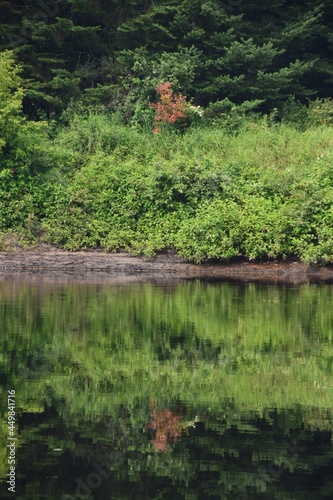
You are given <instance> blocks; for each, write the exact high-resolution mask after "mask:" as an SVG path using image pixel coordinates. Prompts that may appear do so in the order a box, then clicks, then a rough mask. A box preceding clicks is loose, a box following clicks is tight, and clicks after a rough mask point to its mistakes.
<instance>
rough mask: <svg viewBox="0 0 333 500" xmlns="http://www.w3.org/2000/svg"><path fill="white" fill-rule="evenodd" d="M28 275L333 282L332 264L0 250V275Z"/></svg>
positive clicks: (104, 279)
mask: <svg viewBox="0 0 333 500" xmlns="http://www.w3.org/2000/svg"><path fill="white" fill-rule="evenodd" d="M14 276H16V277H23V276H30V277H36V278H43V277H44V278H45V277H49V278H51V277H53V278H54V279H56V280H57V281H58V280H60V281H62V280H64V279H65V280H67V279H74V280H83V281H89V282H95V281H97V282H108V281H114V280H117V281H120V282H121V281H142V280H147V279H154V280H168V281H169V280H178V279H179V280H184V279H196V278H200V279H209V280H229V281H230V280H231V281H232V280H235V281H245V282H246V281H249V282H266V283H281V284H282V283H291V284H292V283H295V284H301V283H333V266H318V265H307V264H304V263H301V262H296V261H276V262H246V261H244V262H232V263H218V262H217V263H216V262H213V263H206V264H200V265H199V264H194V263H191V262H187V261H185V260H184V259H182V258H181V257H179V256H178V255H177V254H176V253H175V252H173V251H168V252H165V253H161V254H159V255H156V256H154V257H145V256H135V255H131V254H128V253H126V252H119V253H105V252H101V251H84V252H83V251H81V252H67V251H62V250H55V249H50V248H48V247H45V248H43V249H40V250H37V251H33V250H18V251H15V252H0V279H1V280H4V279H8V278H9V277H14Z"/></svg>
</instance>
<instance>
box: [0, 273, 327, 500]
mask: <svg viewBox="0 0 333 500" xmlns="http://www.w3.org/2000/svg"><path fill="white" fill-rule="evenodd" d="M332 299H333V287H332V286H331V285H320V286H317V285H301V286H294V287H293V286H273V285H257V284H256V285H254V284H235V283H209V282H202V281H195V282H193V281H192V282H181V283H174V284H165V283H164V284H163V283H161V284H159V283H149V282H147V283H134V284H133V283H132V284H127V285H123V286H121V285H119V284H117V285H116V284H100V285H94V284H78V283H72V284H67V285H60V284H54V283H53V284H52V283H48V284H46V283H43V282H40V283H30V282H27V281H25V282H20V281H15V280H8V281H3V282H1V283H0V301H1V302H0V314H1V325H2V330H1V339H0V340H1V352H0V377H1V388H2V389H1V390H2V398H1V415H2V418H1V427H0V434H1V435H0V437H1V443H2V444H3V445H2V446H1V449H0V454H1V457H0V478H1V484H0V486H1V494H0V498H16V499H32V500H38V499H44V498H45V499H57V500H58V499H60V500H70V499H80V498H86V499H119V500H120V499H124V500H126V499H149V500H150V499H191V500H192V499H193V500H194V499H201V498H210V499H236V500H247V499H270V500H272V499H283V500H286V499H288V500H289V499H290V500H294V499H302V500H304V499H305V500H307V499H316V500H317V499H318V498H328V499H329V498H333V441H332V428H333V408H332V403H333V349H332V347H333V307H332V304H333V301H332ZM9 390H14V391H15V405H16V406H15V419H16V420H15V436H16V437H17V441H16V443H15V488H16V489H15V494H13V493H12V492H9V491H8V486H9V485H8V484H6V480H7V479H6V474H8V472H9V464H8V454H9V448H8V447H6V446H5V444H4V443H6V442H7V441H6V440H7V438H8V434H9V429H8V423H7V417H8V414H7V410H8V401H7V392H8V391H9Z"/></svg>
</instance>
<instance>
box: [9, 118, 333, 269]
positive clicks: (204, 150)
mask: <svg viewBox="0 0 333 500" xmlns="http://www.w3.org/2000/svg"><path fill="white" fill-rule="evenodd" d="M332 132H333V128H332V127H331V126H329V125H327V126H317V127H311V129H310V128H309V129H306V130H303V131H302V130H300V129H299V128H298V129H296V128H294V127H292V126H288V125H286V124H280V125H278V126H269V124H268V122H267V120H266V119H262V120H256V121H244V123H243V126H241V127H239V129H238V130H237V131H234V132H226V129H225V127H223V126H217V125H216V126H214V127H212V126H207V125H206V126H202V127H197V128H192V129H189V130H188V131H186V133H184V134H182V135H181V134H176V133H174V134H173V133H167V134H153V133H152V132H147V131H140V130H138V129H135V128H130V127H125V126H123V125H122V124H120V123H119V122H118V121H117V120H116V119H114V118H112V117H110V116H108V115H106V114H96V113H91V112H90V113H86V114H85V115H83V116H76V115H74V117H72V118H71V120H70V122H69V124H68V125H67V126H66V127H63V128H62V129H61V130H59V131H58V134H57V136H56V137H55V138H54V139H53V141H52V143H51V142H50V155H51V156H52V161H50V164H52V165H54V167H53V170H54V171H56V172H57V175H50V171H48V172H44V173H43V175H41V176H40V179H39V182H38V183H37V182H35V180H34V179H32V180H30V181H29V182H30V184H29V189H28V192H27V193H26V194H25V196H26V199H27V200H28V201H29V203H27V204H26V206H27V207H29V208H27V209H26V211H25V212H24V210H23V212H22V210H21V211H20V214H19V217H18V216H17V214H16V215H15V206H16V205H15V203H16V201H15V200H16V199H17V192H16V191H15V190H14V188H13V189H12V188H11V187H10V188H9V189H8V195H7V197H8V198H9V199H10V202H11V203H12V206H11V209H10V210H8V209H6V210H7V211H6V210H4V214H5V222H4V223H3V225H2V227H3V228H4V230H5V231H6V230H19V231H21V232H22V231H24V230H26V228H25V226H27V224H24V221H25V220H28V219H29V217H30V219H31V216H32V213H31V212H32V211H33V215H34V217H35V219H36V221H35V222H36V224H34V225H32V226H33V227H35V228H36V227H38V225H39V230H38V231H36V230H35V232H37V233H38V234H41V233H43V234H44V239H46V240H47V241H49V242H53V243H55V244H57V245H59V246H60V247H63V248H67V249H70V250H78V249H82V248H96V247H100V248H103V249H105V250H109V251H110V250H111V251H112V250H117V249H118V248H120V247H123V248H126V249H127V250H129V251H131V252H136V253H146V254H153V253H155V252H156V251H159V250H161V249H163V248H165V247H172V248H175V249H176V250H177V251H178V252H179V253H180V254H181V255H183V256H184V257H185V258H187V259H190V260H195V261H197V262H201V261H205V260H207V259H221V260H228V259H230V258H235V257H245V258H249V259H258V258H273V259H276V258H288V257H293V258H299V259H301V260H303V261H306V262H331V261H332V260H333V236H332V233H333V231H332V227H333V208H332V206H333V163H332V155H333V134H332ZM57 159H58V161H57ZM26 185H27V184H26ZM20 202H21V205H22V198H21V199H20ZM23 205H24V200H23ZM18 220H19V221H20V224H21V225H20V226H18V224H17V222H16V221H18ZM34 236H35V235H34V234H31V235H30V237H31V238H34Z"/></svg>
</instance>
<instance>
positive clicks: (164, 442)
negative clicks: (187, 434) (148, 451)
mask: <svg viewBox="0 0 333 500" xmlns="http://www.w3.org/2000/svg"><path fill="white" fill-rule="evenodd" d="M154 406H155V405H154V401H152V403H151V407H152V412H151V414H150V416H151V420H150V422H149V424H148V425H147V429H152V430H154V431H156V435H155V439H153V441H152V445H153V446H154V448H155V450H157V451H166V450H167V447H168V439H172V440H173V441H175V440H176V439H177V438H179V436H180V435H181V431H182V424H181V421H180V420H181V416H180V415H176V414H175V413H174V412H172V411H171V410H168V409H167V408H165V409H164V410H157V411H156V410H154Z"/></svg>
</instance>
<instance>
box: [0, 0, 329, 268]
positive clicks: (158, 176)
mask: <svg viewBox="0 0 333 500" xmlns="http://www.w3.org/2000/svg"><path fill="white" fill-rule="evenodd" d="M27 3H28V4H29V2H27ZM109 3H111V4H114V5H113V7H114V8H113V11H112V12H111V10H112V9H111V10H110V9H106V7H104V4H103V2H100V4H98V8H95V3H93V2H90V1H87V2H84V4H83V3H82V2H81V3H80V2H78V1H76V0H75V1H74V0H73V1H72V2H55V6H56V8H55V9H53V11H52V12H53V14H52V13H51V11H50V12H49V13H48V14H47V13H46V11H45V9H44V11H45V12H44V14H45V15H44V17H41V16H39V18H38V22H37V21H36V20H37V17H36V16H37V14H38V13H40V12H39V11H40V10H41V9H42V10H43V3H41V2H39V3H38V6H37V4H36V5H35V3H34V2H31V6H30V7H31V8H29V9H28V8H27V6H26V3H24V4H23V3H22V5H21V6H20V5H19V4H20V2H19V3H18V6H17V9H16V10H15V12H14V11H12V10H11V8H10V5H9V4H8V5H7V4H6V7H5V10H4V16H3V20H2V21H1V22H2V31H1V33H2V34H1V37H2V38H1V45H0V75H1V76H0V83H1V84H0V104H1V106H0V250H1V251H7V250H8V249H10V245H9V244H8V242H10V241H11V240H12V238H16V239H17V238H18V240H19V245H21V246H23V247H26V248H31V247H33V246H34V245H36V244H45V245H53V246H55V247H56V248H57V249H59V250H68V251H79V250H89V251H91V250H94V249H99V250H102V251H105V252H119V251H120V250H121V251H126V252H128V253H130V254H132V255H144V256H146V257H151V256H154V255H156V254H158V253H160V252H163V251H165V250H166V249H169V250H170V251H173V252H176V254H177V255H178V257H179V258H180V259H183V260H185V261H189V262H194V263H199V264H201V263H207V262H212V261H219V262H234V261H235V260H240V261H244V260H247V261H255V262H257V261H258V260H264V261H275V260H278V261H281V260H289V261H297V262H300V263H305V264H311V265H312V264H315V265H318V264H319V265H326V264H330V263H332V261H333V101H332V100H331V95H332V83H330V82H331V81H332V77H331V75H332V74H333V65H332V62H330V61H332V57H330V55H331V52H332V48H331V45H330V44H329V43H327V44H326V45H325V43H326V42H327V41H328V40H329V39H331V38H330V37H332V30H333V27H332V21H331V19H332V16H331V14H332V12H331V11H332V6H331V2H325V1H324V2H320V3H319V2H303V3H300V2H296V1H294V2H291V4H292V7H293V8H292V9H289V10H288V9H283V4H284V3H285V2H283V1H274V2H271V4H270V6H269V7H267V8H266V7H265V8H264V7H262V6H260V5H257V6H254V5H252V3H248V2H237V5H236V3H235V2H232V4H233V5H231V3H230V5H229V7H230V8H228V9H226V8H225V5H224V4H223V5H222V3H221V2H217V1H205V2H203V1H197V2H194V4H195V5H191V6H189V2H185V1H180V2H172V1H162V2H157V3H156V4H155V3H151V2H138V1H134V2H129V4H130V6H129V5H128V6H127V7H126V9H125V8H123V7H122V6H121V2H109ZM143 4H144V5H143ZM289 4H290V2H289ZM289 4H288V5H289ZM126 5H127V4H126ZM190 7H191V8H190ZM115 13H117V15H115ZM34 16H35V17H34ZM257 18H258V19H259V18H260V19H262V23H261V24H260V25H259V24H257V23H255V22H254V20H255V19H257ZM265 19H266V21H267V22H268V20H269V19H270V20H271V24H270V26H271V28H270V29H269V30H267V23H266V24H265V23H264V20H265ZM22 26H25V31H24V33H23V32H22ZM263 26H265V29H264V28H263ZM6 33H7V35H8V33H11V37H8V36H7V35H6ZM325 37H326V38H325ZM325 40H326V42H325ZM324 46H325V47H326V48H325V50H323V47H324Z"/></svg>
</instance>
